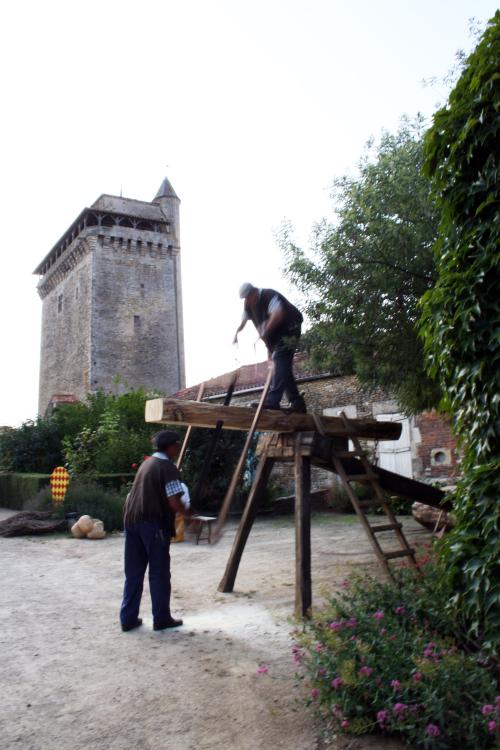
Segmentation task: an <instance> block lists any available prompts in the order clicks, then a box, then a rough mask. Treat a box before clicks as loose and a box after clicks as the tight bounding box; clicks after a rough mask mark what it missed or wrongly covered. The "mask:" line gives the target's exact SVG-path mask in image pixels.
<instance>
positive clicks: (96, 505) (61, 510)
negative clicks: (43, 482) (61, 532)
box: [24, 481, 125, 531]
mask: <svg viewBox="0 0 500 750" xmlns="http://www.w3.org/2000/svg"><path fill="white" fill-rule="evenodd" d="M124 502H125V497H124V494H123V493H120V492H116V491H113V490H108V489H104V488H103V487H101V486H99V485H98V484H95V483H92V482H79V481H76V482H71V483H70V485H69V487H68V491H67V493H66V496H65V498H64V502H63V503H61V504H58V505H57V506H55V508H54V505H53V503H52V495H51V493H50V488H46V489H43V490H41V491H40V492H39V493H38V495H36V497H34V498H32V499H31V500H30V501H28V502H26V503H25V504H24V508H25V509H29V510H48V509H49V508H50V509H54V512H55V513H56V515H61V516H64V515H65V514H66V513H77V514H78V516H83V515H89V516H92V518H99V519H100V520H101V521H102V522H103V523H104V528H105V530H106V531H114V530H121V529H123V505H124Z"/></svg>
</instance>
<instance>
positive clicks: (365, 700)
mask: <svg viewBox="0 0 500 750" xmlns="http://www.w3.org/2000/svg"><path fill="white" fill-rule="evenodd" d="M398 584H399V585H394V584H392V583H391V584H382V583H379V582H376V581H373V580H370V579H368V578H367V579H356V580H355V581H354V582H353V583H352V584H348V583H347V582H346V585H347V586H348V588H346V589H345V591H344V592H343V593H342V594H339V595H336V596H335V597H333V598H332V600H331V602H330V604H329V606H328V607H327V608H326V609H325V610H324V611H322V612H320V613H315V617H314V620H313V621H312V622H310V623H308V624H307V625H306V629H305V631H304V632H303V633H296V640H297V645H295V646H294V647H293V653H294V661H295V663H296V664H298V665H299V664H300V665H301V675H302V676H304V678H305V679H306V682H307V684H308V691H309V697H308V703H309V704H313V705H315V706H316V707H317V708H318V710H319V711H320V713H321V714H322V716H323V717H324V718H325V720H326V722H327V726H328V727H329V729H330V731H331V732H332V733H335V732H338V731H339V730H340V731H343V732H345V733H347V734H355V735H356V734H366V733H372V732H374V731H379V732H384V733H391V734H396V735H399V736H400V737H401V738H404V739H405V740H406V741H407V742H409V743H412V745H413V746H416V747H422V748H427V749H429V750H430V749H431V748H436V750H438V749H439V750H446V749H450V750H451V749H452V748H457V749H458V748H460V750H483V749H486V748H493V747H494V746H495V739H497V740H498V736H496V731H495V728H494V726H493V724H491V723H490V722H495V717H496V719H497V720H498V726H499V728H500V697H499V698H497V699H496V695H497V693H498V685H497V683H496V681H495V679H494V676H493V674H492V673H490V671H488V669H487V668H486V667H485V666H484V665H485V661H484V655H481V654H480V653H476V654H466V653H464V652H463V651H462V650H461V649H460V646H459V643H460V638H461V635H462V634H461V632H460V631H459V630H458V627H457V623H456V621H455V620H454V618H453V617H451V616H450V615H449V614H447V613H446V612H443V609H442V607H441V602H442V601H443V598H446V597H449V596H450V593H451V592H450V588H449V582H447V581H446V579H444V578H443V577H442V575H441V572H440V571H437V570H435V569H433V567H432V565H429V564H427V566H426V567H425V575H424V576H423V577H422V576H418V575H416V574H415V573H414V572H413V571H411V572H410V571H409V570H407V571H402V572H401V574H400V576H399V581H398Z"/></svg>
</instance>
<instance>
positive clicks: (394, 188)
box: [279, 118, 439, 411]
mask: <svg viewBox="0 0 500 750" xmlns="http://www.w3.org/2000/svg"><path fill="white" fill-rule="evenodd" d="M423 133H424V125H423V121H422V119H420V118H419V119H417V120H416V121H414V122H411V121H409V120H408V119H404V120H403V121H402V123H401V126H400V128H399V130H398V132H397V133H395V134H390V133H384V134H383V135H382V137H381V139H380V143H379V144H378V145H377V144H375V143H373V142H370V143H369V144H368V145H367V149H366V153H365V155H364V157H363V158H362V160H361V162H360V164H359V171H358V174H357V175H356V176H344V177H341V178H339V179H336V180H335V181H334V186H333V192H332V198H333V199H334V201H335V214H336V220H335V221H334V222H333V223H330V222H327V221H326V220H324V221H322V222H321V223H320V224H318V225H317V226H316V227H315V231H314V240H313V248H312V254H306V253H305V252H304V251H303V250H302V249H300V248H298V247H297V246H296V245H295V244H294V243H293V241H292V240H291V230H290V227H289V226H286V225H285V226H284V227H283V228H282V231H281V235H280V237H279V243H280V245H281V247H282V249H283V250H284V252H285V256H286V259H287V270H286V273H287V275H288V277H289V278H290V279H291V280H292V282H293V283H294V284H295V285H296V286H297V287H298V289H300V290H301V292H303V295H304V306H305V312H306V313H307V315H308V318H309V320H310V322H311V328H310V330H309V331H308V333H307V335H306V337H305V339H304V342H305V346H306V348H307V349H308V350H309V351H310V353H311V355H312V357H313V361H315V363H316V364H318V365H321V366H324V367H328V368H330V369H331V370H332V371H334V372H337V373H339V374H346V373H356V374H357V375H358V377H359V378H360V380H361V381H363V382H364V383H366V384H368V385H372V386H375V385H381V386H384V387H387V388H388V389H390V390H391V391H392V392H393V393H394V394H395V395H396V396H397V398H398V399H399V400H400V402H401V403H402V404H403V405H404V406H405V407H406V409H407V410H409V411H416V410H420V409H422V408H426V407H430V406H434V405H435V404H436V403H437V401H438V400H439V388H438V387H437V385H436V383H435V382H434V381H433V380H432V379H431V378H429V377H428V376H427V375H426V373H425V371H424V365H423V352H422V344H421V342H420V341H419V339H418V336H417V326H416V324H417V321H418V317H419V313H418V310H417V303H418V300H419V299H420V297H421V296H422V294H424V292H426V291H427V290H428V289H429V288H431V287H432V285H433V284H434V281H435V279H436V270H435V263H434V258H433V254H432V245H433V242H434V240H435V238H436V236H437V227H438V224H439V214H438V212H437V211H436V209H435V208H434V206H433V203H432V200H431V197H430V185H429V181H428V179H427V178H425V177H424V176H423V175H422V172H421V170H422V163H423V155H422V149H423Z"/></svg>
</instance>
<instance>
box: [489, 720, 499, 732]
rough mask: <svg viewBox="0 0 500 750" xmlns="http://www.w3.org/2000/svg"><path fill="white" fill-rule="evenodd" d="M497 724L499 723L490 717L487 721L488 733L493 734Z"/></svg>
mask: <svg viewBox="0 0 500 750" xmlns="http://www.w3.org/2000/svg"><path fill="white" fill-rule="evenodd" d="M499 726H500V725H499V724H498V723H497V722H496V721H495V719H492V721H489V722H488V732H489V733H490V734H493V733H494V732H496V731H497V729H498V727H499Z"/></svg>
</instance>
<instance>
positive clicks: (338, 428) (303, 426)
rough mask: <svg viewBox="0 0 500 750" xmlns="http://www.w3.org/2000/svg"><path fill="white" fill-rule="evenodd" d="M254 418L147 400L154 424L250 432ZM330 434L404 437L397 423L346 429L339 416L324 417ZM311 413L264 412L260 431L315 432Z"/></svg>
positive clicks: (251, 412) (240, 409)
mask: <svg viewBox="0 0 500 750" xmlns="http://www.w3.org/2000/svg"><path fill="white" fill-rule="evenodd" d="M254 417H255V409H251V408H250V407H246V406H220V405H218V404H207V403H204V402H201V403H199V402H197V401H184V400H182V399H174V398H155V399H150V400H149V401H146V422H154V423H155V424H159V423H164V424H180V425H191V426H192V427H215V426H216V425H217V422H218V421H219V420H222V421H223V422H224V429H225V430H241V431H243V432H248V431H249V430H250V428H251V426H252V422H253V419H254ZM321 424H322V426H323V429H324V431H325V433H326V434H327V435H337V436H343V437H349V435H352V434H355V435H356V436H357V437H360V438H366V439H371V440H397V439H398V438H399V436H400V434H401V424H399V423H398V422H378V421H377V420H375V419H351V420H349V425H350V426H349V427H346V426H345V424H344V423H343V421H342V419H341V418H340V417H321ZM315 429H316V428H315V423H314V418H313V415H312V414H286V413H285V412H283V411H274V410H271V409H263V410H262V413H261V415H260V418H259V421H258V425H257V430H258V431H259V432H288V433H290V432H314V431H315Z"/></svg>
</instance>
